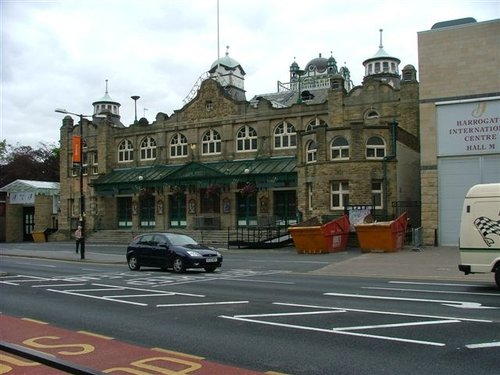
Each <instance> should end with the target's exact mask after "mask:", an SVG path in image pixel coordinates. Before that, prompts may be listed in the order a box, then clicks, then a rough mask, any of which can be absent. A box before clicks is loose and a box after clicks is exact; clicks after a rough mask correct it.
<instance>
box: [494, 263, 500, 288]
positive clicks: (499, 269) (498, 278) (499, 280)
mask: <svg viewBox="0 0 500 375" xmlns="http://www.w3.org/2000/svg"><path fill="white" fill-rule="evenodd" d="M495 282H496V283H497V287H498V288H499V289H500V266H497V269H496V270H495Z"/></svg>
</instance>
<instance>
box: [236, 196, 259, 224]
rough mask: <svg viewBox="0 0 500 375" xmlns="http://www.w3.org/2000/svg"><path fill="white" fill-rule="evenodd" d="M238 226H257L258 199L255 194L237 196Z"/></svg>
mask: <svg viewBox="0 0 500 375" xmlns="http://www.w3.org/2000/svg"><path fill="white" fill-rule="evenodd" d="M237 204H238V211H237V215H238V218H237V219H238V226H239V227H246V226H249V225H257V197H256V195H255V194H252V195H246V196H243V195H241V194H237Z"/></svg>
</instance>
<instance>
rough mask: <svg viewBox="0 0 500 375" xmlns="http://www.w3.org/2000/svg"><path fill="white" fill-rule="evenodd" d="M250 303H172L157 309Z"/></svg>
mask: <svg viewBox="0 0 500 375" xmlns="http://www.w3.org/2000/svg"><path fill="white" fill-rule="evenodd" d="M242 303H250V301H224V302H201V303H170V304H163V305H156V307H185V306H210V305H236V304H242Z"/></svg>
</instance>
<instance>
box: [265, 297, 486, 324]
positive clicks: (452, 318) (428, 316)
mask: <svg viewBox="0 0 500 375" xmlns="http://www.w3.org/2000/svg"><path fill="white" fill-rule="evenodd" d="M273 305H280V306H291V307H305V308H313V309H332V310H346V311H354V312H363V313H371V314H383V315H397V316H412V317H417V318H430V319H447V320H461V321H463V322H477V323H492V321H491V320H484V319H469V318H457V317H456V316H441V315H425V314H410V313H399V312H393V311H380V310H363V309H349V308H345V307H334V306H317V305H302V304H296V303H283V302H273Z"/></svg>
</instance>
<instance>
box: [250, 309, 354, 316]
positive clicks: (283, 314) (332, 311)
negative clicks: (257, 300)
mask: <svg viewBox="0 0 500 375" xmlns="http://www.w3.org/2000/svg"><path fill="white" fill-rule="evenodd" d="M345 312H346V310H328V311H301V312H293V313H271V314H248V315H242V316H244V317H245V318H267V317H271V316H297V315H298V316H301V315H316V314H335V313H345Z"/></svg>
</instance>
